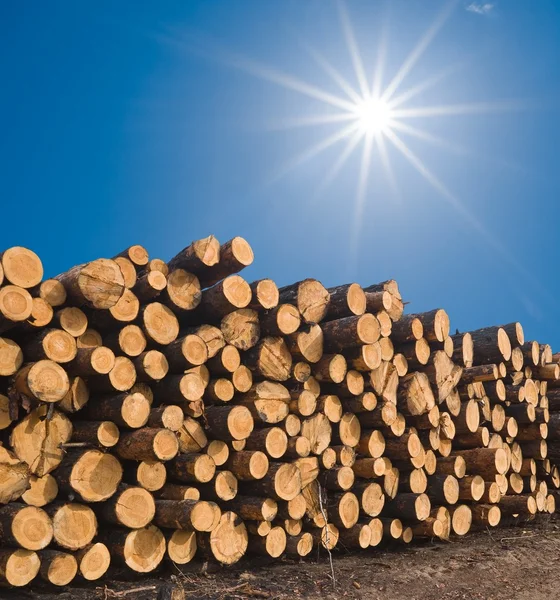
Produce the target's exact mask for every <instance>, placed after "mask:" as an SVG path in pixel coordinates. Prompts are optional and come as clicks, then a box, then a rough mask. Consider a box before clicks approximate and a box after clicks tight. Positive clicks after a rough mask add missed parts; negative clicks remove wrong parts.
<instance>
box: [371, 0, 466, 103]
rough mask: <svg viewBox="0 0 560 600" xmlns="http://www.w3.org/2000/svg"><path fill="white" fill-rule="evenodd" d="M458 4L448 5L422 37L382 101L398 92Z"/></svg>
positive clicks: (385, 91)
mask: <svg viewBox="0 0 560 600" xmlns="http://www.w3.org/2000/svg"><path fill="white" fill-rule="evenodd" d="M456 4H457V0H451V1H450V2H448V3H447V5H446V6H445V7H444V9H443V10H442V11H441V12H440V14H439V15H438V16H437V18H436V20H435V21H434V23H433V24H432V25H431V27H430V28H429V29H428V30H427V31H426V33H425V34H424V35H423V36H422V38H421V39H420V41H419V42H418V44H417V45H416V47H415V48H414V50H413V51H412V52H411V53H410V54H409V55H408V57H407V58H406V59H405V61H404V63H403V64H402V66H401V67H400V69H399V70H398V71H397V74H396V75H395V76H394V77H393V79H392V80H391V83H389V85H388V86H387V87H386V88H385V90H384V92H383V95H382V99H383V100H389V99H390V98H391V97H392V96H393V94H394V93H395V92H396V91H397V89H398V87H399V86H400V84H401V83H402V82H403V80H404V79H405V77H406V76H407V75H408V74H409V73H410V71H411V70H412V68H413V67H414V65H415V64H416V63H417V62H418V60H419V59H420V57H421V56H422V54H424V52H425V51H426V49H427V48H428V46H429V45H430V44H431V43H432V40H433V39H434V37H435V36H436V35H437V33H438V31H439V30H440V29H441V28H442V26H443V24H444V23H445V21H447V19H448V18H449V15H450V14H451V12H452V11H453V9H454V8H455V5H456Z"/></svg>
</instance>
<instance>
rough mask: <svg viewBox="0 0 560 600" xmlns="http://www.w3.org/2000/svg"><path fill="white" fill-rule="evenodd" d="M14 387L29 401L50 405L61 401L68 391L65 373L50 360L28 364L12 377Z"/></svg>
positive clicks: (68, 385)
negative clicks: (33, 400)
mask: <svg viewBox="0 0 560 600" xmlns="http://www.w3.org/2000/svg"><path fill="white" fill-rule="evenodd" d="M14 387H15V389H16V390H17V392H19V393H20V394H23V395H24V396H27V398H29V399H35V400H38V401H40V402H46V403H52V402H58V401H59V400H62V398H64V396H65V395H66V394H67V393H68V390H69V389H70V381H69V379H68V375H67V374H66V371H64V369H63V368H62V367H61V366H60V365H59V364H57V363H55V362H53V361H51V360H40V361H38V362H35V363H29V364H27V365H25V366H24V367H23V368H22V369H20V370H19V371H18V372H17V373H16V375H15V377H14Z"/></svg>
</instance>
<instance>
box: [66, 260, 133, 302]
mask: <svg viewBox="0 0 560 600" xmlns="http://www.w3.org/2000/svg"><path fill="white" fill-rule="evenodd" d="M55 279H57V280H58V281H60V283H62V285H63V286H64V289H65V290H66V293H67V299H68V301H69V302H70V303H71V304H72V305H74V306H82V305H85V306H89V307H90V308H99V309H109V308H111V307H112V306H114V305H115V304H116V303H117V302H118V300H119V299H120V297H121V296H122V295H123V293H124V290H125V286H124V277H123V274H122V271H121V269H120V267H119V265H118V264H117V263H116V262H115V261H113V260H108V259H105V258H100V259H97V260H94V261H92V262H90V263H88V264H85V265H78V266H76V267H73V268H72V269H70V270H69V271H67V272H66V273H62V274H61V275H58V276H57V277H55Z"/></svg>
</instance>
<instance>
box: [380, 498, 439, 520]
mask: <svg viewBox="0 0 560 600" xmlns="http://www.w3.org/2000/svg"><path fill="white" fill-rule="evenodd" d="M386 509H387V512H388V514H390V515H393V516H398V517H404V518H405V519H408V520H409V521H412V522H418V521H425V520H426V519H427V518H428V517H429V516H430V509H431V504H430V499H429V498H428V496H426V494H397V495H396V496H395V498H394V499H392V500H391V501H390V502H388V503H386Z"/></svg>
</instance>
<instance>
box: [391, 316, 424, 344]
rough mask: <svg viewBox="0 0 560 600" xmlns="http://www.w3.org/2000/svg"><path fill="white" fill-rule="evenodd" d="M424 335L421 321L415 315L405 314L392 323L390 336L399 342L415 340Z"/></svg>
mask: <svg viewBox="0 0 560 600" xmlns="http://www.w3.org/2000/svg"><path fill="white" fill-rule="evenodd" d="M423 336H424V326H423V325H422V321H421V320H420V319H419V318H418V317H417V316H415V315H405V316H404V317H403V318H402V319H400V320H399V321H397V322H396V323H394V324H393V328H392V331H391V337H392V338H393V340H394V341H395V342H397V343H399V344H404V343H407V342H415V341H417V340H420V339H422V338H423Z"/></svg>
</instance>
